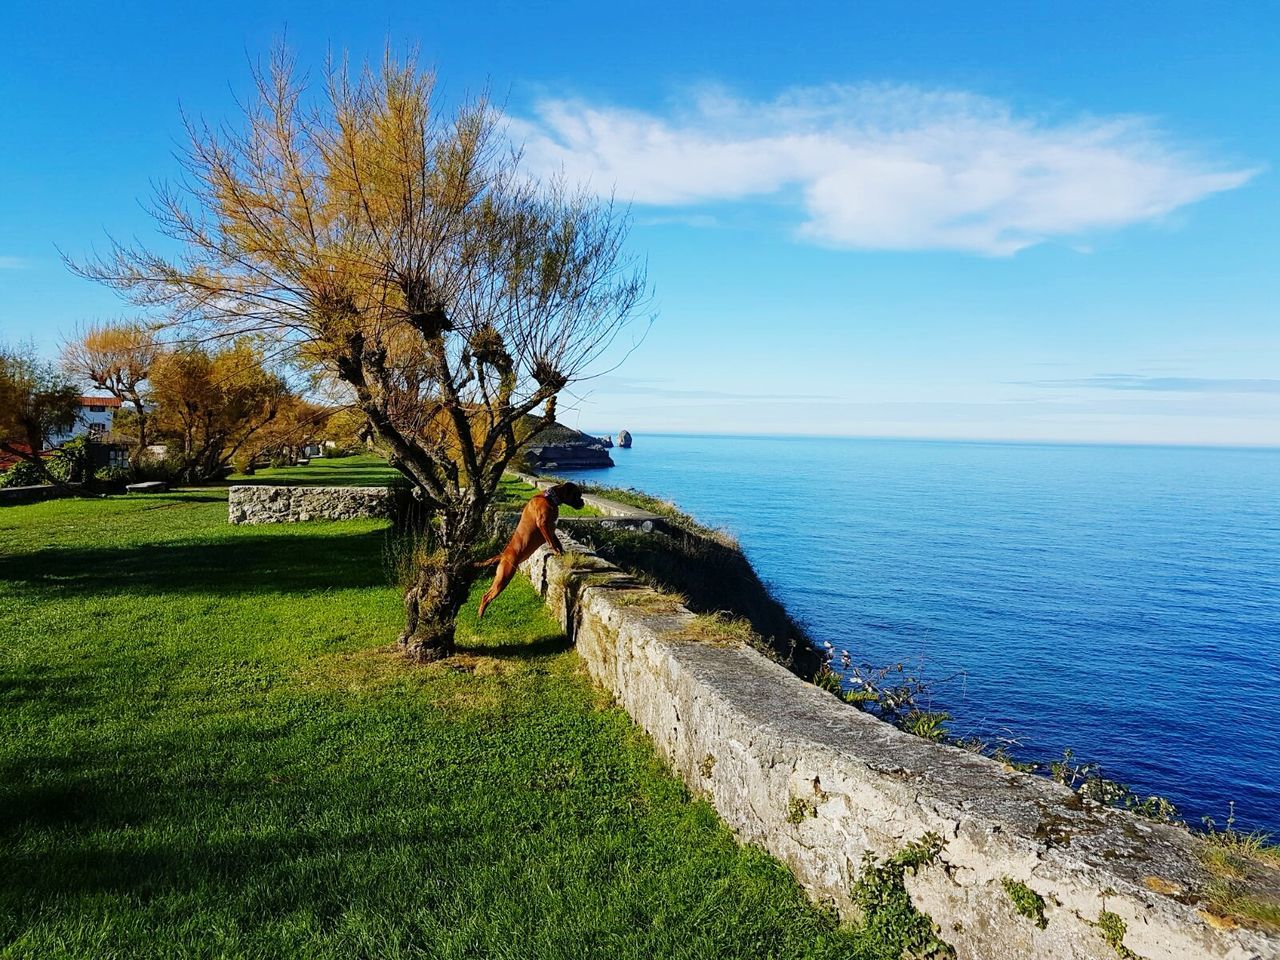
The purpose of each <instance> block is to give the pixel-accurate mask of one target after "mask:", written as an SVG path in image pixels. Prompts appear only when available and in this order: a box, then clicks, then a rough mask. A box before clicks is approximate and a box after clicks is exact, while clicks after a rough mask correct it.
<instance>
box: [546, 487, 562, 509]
mask: <svg viewBox="0 0 1280 960" xmlns="http://www.w3.org/2000/svg"><path fill="white" fill-rule="evenodd" d="M542 495H543V496H544V497H546V498H547V502H548V503H550V504H551V505H552V506H553V507H558V506H560V498H559V497H557V496H556V493H555V487H547V489H545V490H543V491H542Z"/></svg>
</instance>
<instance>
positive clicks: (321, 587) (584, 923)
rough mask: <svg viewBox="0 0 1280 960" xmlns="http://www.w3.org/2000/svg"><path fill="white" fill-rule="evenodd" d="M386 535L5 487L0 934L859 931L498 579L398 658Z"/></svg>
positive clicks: (133, 946)
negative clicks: (429, 642) (41, 497)
mask: <svg viewBox="0 0 1280 960" xmlns="http://www.w3.org/2000/svg"><path fill="white" fill-rule="evenodd" d="M334 463H335V464H337V463H339V461H334ZM383 536H384V533H383V530H382V529H381V527H380V526H379V524H378V523H376V522H372V521H357V522H347V523H338V524H321V523H308V524H291V525H279V526H266V527H241V526H231V525H229V524H228V523H227V522H226V502H225V499H224V494H223V493H222V492H220V491H196V492H189V493H173V494H167V495H162V496H149V497H144V496H138V497H117V498H111V499H108V500H105V501H78V500H63V501H53V502H49V503H42V504H35V505H32V506H26V507H11V508H7V509H3V510H0V729H3V730H4V733H5V735H4V737H3V738H2V739H0V956H3V957H12V958H19V957H21V958H29V957H40V958H59V957H84V958H95V960H97V958H141V957H160V956H163V957H192V958H197V957H200V958H202V957H208V958H215V957H264V958H265V957H272V958H275V957H307V958H327V957H333V958H353V957H378V958H400V957H459V958H461V957H512V958H528V957H566V958H567V957H589V956H598V957H609V958H620V957H637V958H640V957H759V956H771V957H801V956H812V957H837V956H839V957H845V956H860V955H863V954H859V953H858V952H857V950H858V941H857V939H856V935H855V934H854V933H853V932H850V931H846V930H842V929H839V928H837V926H836V925H835V924H834V922H833V921H832V920H831V919H830V918H829V917H827V916H825V915H823V914H821V913H820V912H818V911H816V910H814V909H813V908H812V907H811V906H809V905H808V904H807V902H806V901H805V899H804V897H803V896H802V894H801V892H800V890H799V889H798V888H797V886H796V885H795V883H794V881H793V880H792V879H791V877H790V875H789V874H788V873H787V872H786V871H785V869H783V868H782V867H781V866H780V865H779V864H778V863H777V862H776V861H773V860H771V859H770V858H768V857H766V856H765V855H763V854H762V853H759V852H758V851H755V850H752V849H748V848H743V847H740V846H738V845H737V844H735V842H734V840H733V838H732V836H731V835H730V834H729V832H728V830H726V829H725V828H724V827H723V826H722V825H721V824H720V823H719V821H718V820H717V819H716V817H715V816H714V813H713V812H712V810H711V809H710V807H708V806H707V805H706V804H705V803H702V802H695V801H691V800H690V799H689V797H688V796H687V794H686V792H685V791H684V789H683V787H682V786H681V785H680V784H679V783H678V782H677V781H676V780H674V779H673V778H672V777H671V776H670V775H668V773H667V772H666V771H665V769H664V767H663V765H662V764H661V762H660V761H659V760H658V758H657V757H656V756H655V754H654V752H653V750H652V748H651V746H650V744H649V743H648V741H647V740H646V739H645V737H644V736H643V735H641V734H639V733H638V732H637V731H636V729H635V728H634V727H633V726H632V725H631V723H630V722H629V720H628V718H627V717H626V715H625V714H623V713H622V712H620V711H618V710H616V709H609V708H608V707H606V705H605V698H604V697H603V696H602V695H601V694H600V693H599V692H598V691H596V690H595V689H594V688H593V687H592V686H591V685H590V684H589V683H588V682H587V680H586V678H585V677H584V675H583V673H582V667H581V664H580V661H579V660H578V659H577V657H576V655H575V654H574V653H573V652H572V651H571V650H569V649H568V645H567V641H566V640H565V638H564V636H563V634H562V633H561V632H560V630H559V629H558V627H557V625H556V624H555V623H554V622H553V621H551V620H550V619H549V618H548V617H547V615H546V613H545V611H544V610H543V607H542V605H541V603H540V601H539V599H538V597H537V596H536V594H534V592H533V590H532V589H531V588H530V587H529V586H528V584H527V583H526V582H525V581H524V580H522V579H517V581H516V582H515V583H513V584H512V585H511V587H510V588H509V589H508V590H507V592H506V593H504V594H503V596H502V597H501V598H500V599H499V601H498V602H497V603H495V604H494V605H493V606H492V607H490V609H489V612H488V613H487V614H486V618H485V620H484V623H483V627H482V628H477V626H476V624H475V621H474V600H475V596H474V595H473V597H472V603H471V604H470V605H469V606H468V608H467V609H466V610H465V611H464V614H463V617H462V620H461V623H460V628H459V643H460V646H461V652H460V653H459V655H458V656H457V657H455V658H453V659H452V660H450V661H448V662H446V663H445V664H442V665H438V666H434V667H431V668H425V669H424V668H410V667H407V666H406V665H405V664H404V663H403V662H402V661H401V660H400V659H399V658H398V657H397V656H396V655H395V653H394V650H393V648H392V646H391V645H392V644H393V641H394V638H395V635H396V632H397V630H398V628H399V626H400V618H401V602H400V598H399V596H398V595H397V594H396V592H395V591H394V590H393V589H391V588H390V587H389V586H387V584H386V580H385V577H384V574H383V571H382V569H381V556H382V540H383ZM483 586H484V584H483V583H480V584H477V587H476V592H478V591H479V590H481V589H483Z"/></svg>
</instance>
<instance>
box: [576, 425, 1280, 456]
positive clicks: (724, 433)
mask: <svg viewBox="0 0 1280 960" xmlns="http://www.w3.org/2000/svg"><path fill="white" fill-rule="evenodd" d="M573 429H575V430H578V431H579V432H580V433H585V434H587V435H589V436H609V437H613V436H615V435H616V434H615V433H612V432H610V431H596V430H588V429H584V428H582V427H574V428H573ZM620 429H625V430H627V432H628V433H630V434H631V435H632V436H633V437H635V436H645V435H646V433H645V432H643V431H636V430H632V429H631V428H630V427H624V428H620ZM647 435H648V436H653V437H704V438H716V437H724V438H737V439H779V440H786V439H795V440H889V441H893V442H905V443H973V444H979V443H987V444H999V445H1002V446H1023V447H1151V448H1169V449H1180V450H1187V449H1190V450H1263V451H1270V452H1277V451H1280V443H1205V442H1194V441H1187V442H1181V443H1180V442H1177V441H1167V440H1165V441H1156V440H1150V441H1146V440H1051V439H1019V438H1014V437H932V436H930V437H915V436H909V435H908V436H904V435H900V434H857V433H766V432H735V431H731V430H713V431H697V430H692V431H681V430H650V431H647ZM614 449H624V448H621V447H614Z"/></svg>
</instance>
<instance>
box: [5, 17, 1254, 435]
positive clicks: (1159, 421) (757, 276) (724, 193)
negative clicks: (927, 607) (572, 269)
mask: <svg viewBox="0 0 1280 960" xmlns="http://www.w3.org/2000/svg"><path fill="white" fill-rule="evenodd" d="M186 7H187V5H183V4H173V3H164V4H158V3H157V4H146V3H128V2H122V3H119V4H113V5H105V4H89V3H58V2H42V3H26V2H22V0H10V2H9V3H7V4H5V5H4V6H3V9H0V37H3V38H4V39H3V40H0V45H2V46H3V50H2V51H0V104H3V105H4V106H3V107H2V108H0V340H8V341H13V340H17V339H26V338H33V339H35V340H36V341H37V343H39V344H40V345H41V347H42V348H44V349H46V350H47V351H49V352H50V353H53V352H55V351H56V347H57V343H58V340H59V337H60V336H61V335H62V334H64V333H66V332H68V331H70V330H71V329H72V328H74V326H75V325H76V323H77V322H79V321H82V320H86V319H93V318H104V317H111V316H118V315H121V314H122V313H123V312H124V308H123V306H122V305H121V304H120V303H119V302H118V301H117V300H116V299H115V297H114V296H113V295H112V294H110V293H109V292H108V291H106V290H103V289H99V288H97V287H95V286H94V285H92V284H90V283H89V282H87V281H84V280H80V279H77V278H75V277H73V276H71V275H70V274H69V273H67V271H66V270H65V268H64V267H63V266H62V264H61V262H60V260H59V258H58V253H57V248H59V247H60V248H62V249H64V250H66V251H68V252H70V253H72V254H83V253H87V252H88V251H89V250H90V249H91V247H92V246H93V245H94V244H95V243H97V244H98V245H101V243H102V240H103V238H104V237H105V235H106V233H107V232H108V231H110V232H111V233H113V234H115V235H117V236H120V237H125V238H127V237H131V236H135V235H136V236H138V237H140V238H142V239H143V240H147V239H149V238H150V237H151V236H152V233H151V225H150V221H149V219H148V218H147V216H146V214H145V212H144V211H143V210H142V208H141V205H140V201H144V200H145V198H146V197H147V196H148V194H149V192H150V184H151V182H152V181H153V180H158V179H163V178H165V177H170V176H172V175H173V173H174V169H175V162H174V159H173V153H174V150H175V148H176V146H177V144H178V141H179V138H180V135H181V125H180V116H179V108H180V107H181V108H183V109H185V110H187V111H188V112H190V113H194V114H199V115H203V116H205V117H206V118H208V119H211V120H220V119H232V118H234V117H235V115H236V106H235V96H236V94H237V93H244V92H246V91H247V89H248V82H247V81H248V70H249V66H248V65H249V61H250V59H251V58H255V57H257V56H259V55H261V54H264V53H265V52H266V51H268V49H269V48H270V46H271V44H272V42H273V41H274V40H275V39H277V38H279V37H281V36H282V35H284V36H287V40H288V42H289V44H290V46H291V47H292V48H293V49H294V50H295V52H296V53H297V55H298V56H299V58H300V59H301V60H302V62H304V63H307V64H314V65H318V64H319V63H320V62H321V61H322V59H323V57H324V55H325V52H326V50H327V49H329V48H330V47H333V48H335V49H344V48H345V49H347V50H349V51H350V52H351V54H352V55H353V57H354V58H356V59H359V58H362V57H365V56H368V55H374V56H376V55H377V54H378V53H379V52H380V51H381V49H382V47H383V45H384V44H385V43H386V42H387V40H388V39H389V40H390V41H391V42H392V43H393V44H395V45H398V46H406V45H413V44H416V45H418V46H419V48H420V50H421V54H422V57H423V59H424V60H426V61H429V62H432V63H434V64H435V65H436V66H437V68H438V69H439V72H440V75H441V77H442V79H443V81H444V83H445V84H446V88H447V89H448V90H449V91H453V92H457V93H463V92H466V91H470V90H476V89H479V88H482V87H488V88H490V89H491V90H493V91H494V92H495V93H497V94H498V96H499V97H500V98H501V99H503V100H504V101H505V103H506V105H507V110H508V113H509V115H510V116H511V118H512V129H513V132H514V134H515V135H517V136H519V137H520V138H521V139H522V140H524V141H525V142H526V144H527V158H528V162H529V164H530V166H531V167H532V168H533V169H535V170H540V169H541V170H552V169H559V168H560V167H561V166H563V167H564V168H566V169H567V170H569V171H570V172H571V173H572V174H573V175H575V176H578V177H582V178H586V179H589V181H590V183H591V184H592V186H593V187H595V188H597V189H600V190H602V191H608V190H610V189H616V191H617V194H618V196H619V197H621V198H624V199H628V200H630V201H631V202H632V203H633V214H634V217H635V228H634V230H633V233H632V243H633V245H634V247H635V249H636V251H637V252H639V253H641V254H643V255H645V256H646V257H647V258H648V262H649V270H650V276H651V279H652V281H653V283H654V286H655V291H656V299H655V303H654V306H655V308H656V311H657V314H658V316H657V321H656V323H655V324H654V326H653V328H652V330H651V332H650V334H649V336H648V337H647V338H646V339H645V340H644V342H643V344H642V345H641V346H640V347H639V348H638V349H637V350H636V351H635V352H634V353H633V354H632V355H631V356H630V358H629V359H628V360H627V362H626V364H625V365H624V366H622V367H621V368H620V369H619V370H617V371H616V372H614V373H612V374H610V375H608V376H605V377H602V378H600V379H599V380H596V381H594V382H592V383H591V384H589V385H587V387H585V388H584V390H582V391H581V396H580V398H579V399H578V400H577V401H575V402H571V403H566V404H563V405H562V411H564V412H565V416H564V419H566V420H568V421H570V422H575V421H576V422H577V423H578V424H579V425H581V426H583V427H588V428H593V429H610V430H616V429H619V428H621V427H627V428H629V429H631V430H632V431H639V432H643V431H646V430H650V431H652V430H670V431H681V432H733V433H794V432H800V433H816V434H832V435H881V436H886V435H887V436H923V437H963V438H977V439H1024V440H1064V441H1104V442H1156V443H1224V444H1265V445H1280V322H1278V320H1280V317H1278V313H1280V306H1277V305H1278V304H1280V179H1278V178H1280V171H1278V170H1277V167H1278V166H1280V106H1278V105H1280V71H1277V70H1276V69H1275V63H1276V62H1277V61H1278V57H1280V8H1278V7H1276V6H1274V5H1272V4H1264V3H1257V4H1220V3H1194V4H1193V3H1176V2H1165V3H1126V4H1114V3H1088V2H1075V3H1070V4H1067V3H1053V4H1050V3H1033V2H1017V3H1008V4H998V3H988V4H960V3H950V2H937V3H859V4H849V3H839V4H807V5H804V8H803V9H804V12H803V13H799V12H797V10H799V9H800V7H799V6H798V5H786V6H785V7H784V5H780V4H754V5H753V4H750V3H735V4H733V5H721V4H714V5H712V4H705V5H698V6H697V7H696V8H692V7H693V5H688V4H679V5H675V4H673V5H670V6H664V5H662V4H658V3H645V4H630V3H615V4H610V5H607V6H602V5H599V4H569V3H561V4H538V3H531V2H525V3H500V4H487V5H479V4H477V5H463V4H457V3H449V4H443V3H418V4H413V5H410V4H404V3H396V4H382V3H377V2H364V3H360V4H352V3H349V2H344V3H335V4H330V3H306V4H301V3H300V4H269V3H253V4H250V3H241V4H237V3H219V4H205V5H199V6H197V7H194V8H191V9H185V8H186Z"/></svg>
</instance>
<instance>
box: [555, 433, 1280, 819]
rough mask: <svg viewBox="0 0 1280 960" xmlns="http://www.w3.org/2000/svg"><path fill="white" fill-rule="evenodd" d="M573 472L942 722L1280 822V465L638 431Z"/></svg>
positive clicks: (1195, 803)
mask: <svg viewBox="0 0 1280 960" xmlns="http://www.w3.org/2000/svg"><path fill="white" fill-rule="evenodd" d="M613 457H614V461H615V462H616V463H617V466H616V467H615V468H614V469H612V470H607V471H588V472H583V473H581V474H579V475H580V476H582V477H585V478H586V479H588V480H592V481H596V482H603V483H609V484H612V485H616V486H634V487H636V488H638V489H642V490H645V491H646V492H649V493H652V494H655V495H658V496H662V497H665V498H669V499H671V500H674V501H675V502H676V503H678V504H679V505H680V506H681V507H683V508H684V509H686V510H687V511H689V512H690V513H693V514H694V515H696V516H697V517H698V518H699V519H700V520H702V521H703V522H705V523H707V524H709V525H713V526H719V527H724V528H726V529H728V530H729V531H731V532H732V533H734V534H735V535H736V536H737V537H738V538H739V539H740V540H741V542H742V545H743V548H744V549H745V550H746V552H747V555H748V556H749V557H750V558H751V561H752V562H753V563H754V564H755V566H756V569H757V570H758V571H759V572H760V575H761V576H762V577H763V578H764V579H765V580H766V581H767V582H768V583H769V584H770V585H771V586H772V588H773V589H774V592H775V593H776V594H777V596H778V597H779V599H780V600H782V601H783V602H784V603H785V604H786V606H787V608H788V609H789V610H790V611H791V612H792V613H793V615H795V616H796V617H797V618H798V619H800V620H801V621H802V622H804V623H805V624H806V626H808V628H809V629H810V631H811V633H812V635H813V636H814V638H815V639H817V640H819V641H822V640H826V641H830V642H831V643H832V644H833V645H834V647H835V649H836V650H837V651H840V650H848V651H849V652H850V654H851V656H852V658H853V662H854V663H855V664H856V663H864V662H867V663H873V664H887V663H891V662H896V661H904V660H905V661H906V662H907V663H908V664H909V665H910V666H911V667H912V668H913V669H915V670H917V671H923V673H924V675H925V676H927V677H932V678H946V677H952V676H953V675H956V676H955V678H954V679H951V680H949V681H947V682H945V683H938V684H936V685H935V686H934V687H933V690H932V693H931V696H932V700H933V705H934V706H935V707H936V708H940V709H946V710H948V711H949V712H951V713H952V714H953V715H954V717H955V722H954V723H953V725H952V728H953V731H954V732H958V733H962V734H964V733H976V734H979V735H983V736H993V735H994V736H1000V735H1012V736H1015V737H1017V738H1018V740H1019V741H1020V742H1021V747H1020V749H1019V750H1017V751H1015V752H1017V753H1019V754H1020V755H1022V756H1024V757H1028V758H1033V759H1035V758H1039V759H1046V760H1047V759H1054V758H1056V757H1058V756H1061V753H1062V750H1063V748H1064V747H1070V748H1072V749H1073V750H1074V752H1075V754H1076V756H1077V758H1079V759H1082V760H1083V759H1088V760H1094V761H1097V762H1099V763H1101V764H1102V766H1103V772H1104V773H1105V774H1106V775H1107V776H1110V777H1111V778H1113V779H1117V780H1121V781H1123V782H1127V783H1130V784H1132V785H1133V786H1134V788H1135V789H1139V790H1142V791H1144V792H1153V793H1159V794H1162V795H1164V796H1167V797H1169V798H1170V799H1171V800H1173V801H1174V802H1175V803H1176V804H1177V805H1178V807H1179V809H1180V811H1181V812H1182V814H1183V815H1184V816H1185V817H1187V819H1189V820H1191V821H1193V822H1198V818H1199V817H1200V816H1202V815H1210V816H1213V817H1215V818H1216V819H1217V820H1218V821H1219V822H1220V823H1221V821H1222V820H1223V819H1224V818H1225V816H1226V814H1227V805H1228V802H1229V801H1232V800H1234V801H1235V802H1236V813H1237V817H1238V824H1239V825H1240V826H1244V827H1249V828H1263V829H1267V830H1273V831H1280V783H1278V782H1277V781H1278V780H1280V451H1268V450H1222V449H1194V448H1151V447H1088V446H1048V445H1046V446H1039V445H1014V444H982V443H946V442H917V441H898V440H840V439H813V438H776V437H768V438H762V437H750V438H746V437H688V436H654V435H644V436H638V437H636V440H635V447H634V448H633V449H631V450H614V451H613Z"/></svg>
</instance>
